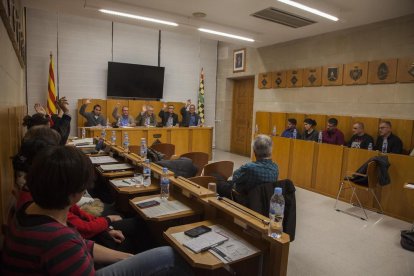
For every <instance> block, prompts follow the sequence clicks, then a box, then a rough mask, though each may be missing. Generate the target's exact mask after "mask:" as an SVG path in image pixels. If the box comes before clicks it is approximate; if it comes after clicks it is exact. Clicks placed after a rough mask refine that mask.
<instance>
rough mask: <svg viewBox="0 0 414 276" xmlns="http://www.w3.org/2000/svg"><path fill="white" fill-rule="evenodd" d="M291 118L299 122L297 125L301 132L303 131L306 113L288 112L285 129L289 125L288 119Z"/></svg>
mask: <svg viewBox="0 0 414 276" xmlns="http://www.w3.org/2000/svg"><path fill="white" fill-rule="evenodd" d="M289 118H295V119H296V121H297V122H298V125H297V126H296V127H297V129H298V131H299V133H302V132H303V120H305V114H301V113H286V121H285V128H284V129H283V130H285V129H286V127H287V119H289ZM299 122H302V124H300V123H299Z"/></svg>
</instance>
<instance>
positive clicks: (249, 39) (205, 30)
mask: <svg viewBox="0 0 414 276" xmlns="http://www.w3.org/2000/svg"><path fill="white" fill-rule="evenodd" d="M198 30H199V31H200V32H204V33H209V34H215V35H220V36H225V37H230V38H235V39H240V40H244V41H249V42H254V39H251V38H248V37H244V36H238V35H233V34H228V33H222V32H217V31H213V30H209V29H203V28H199V29H198Z"/></svg>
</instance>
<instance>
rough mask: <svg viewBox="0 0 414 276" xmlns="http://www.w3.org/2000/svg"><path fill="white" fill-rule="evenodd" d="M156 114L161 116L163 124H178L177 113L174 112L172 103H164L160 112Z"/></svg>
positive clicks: (167, 125) (168, 125)
mask: <svg viewBox="0 0 414 276" xmlns="http://www.w3.org/2000/svg"><path fill="white" fill-rule="evenodd" d="M167 107H168V109H167ZM158 116H159V117H160V118H161V120H162V125H163V126H166V127H172V126H175V125H178V115H177V114H175V113H174V105H172V104H169V105H168V106H167V104H166V103H164V107H163V109H161V111H160V113H158Z"/></svg>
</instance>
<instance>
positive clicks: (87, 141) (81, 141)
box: [68, 138, 93, 146]
mask: <svg viewBox="0 0 414 276" xmlns="http://www.w3.org/2000/svg"><path fill="white" fill-rule="evenodd" d="M68 144H72V145H75V146H76V145H78V144H93V138H84V139H76V140H73V141H72V142H71V143H68Z"/></svg>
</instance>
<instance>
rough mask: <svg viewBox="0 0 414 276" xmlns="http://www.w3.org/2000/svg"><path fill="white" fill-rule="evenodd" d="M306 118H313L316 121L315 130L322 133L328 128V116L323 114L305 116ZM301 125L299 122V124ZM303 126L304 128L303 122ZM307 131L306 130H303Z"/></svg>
mask: <svg viewBox="0 0 414 276" xmlns="http://www.w3.org/2000/svg"><path fill="white" fill-rule="evenodd" d="M306 118H311V119H313V120H315V121H316V127H315V130H316V131H318V132H319V131H321V130H324V129H325V128H326V120H327V119H326V115H322V114H305V119H306ZM298 124H299V122H298ZM301 125H302V126H303V121H302V122H301ZM303 130H305V129H303Z"/></svg>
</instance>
